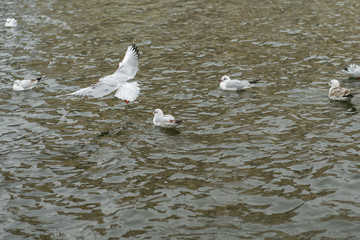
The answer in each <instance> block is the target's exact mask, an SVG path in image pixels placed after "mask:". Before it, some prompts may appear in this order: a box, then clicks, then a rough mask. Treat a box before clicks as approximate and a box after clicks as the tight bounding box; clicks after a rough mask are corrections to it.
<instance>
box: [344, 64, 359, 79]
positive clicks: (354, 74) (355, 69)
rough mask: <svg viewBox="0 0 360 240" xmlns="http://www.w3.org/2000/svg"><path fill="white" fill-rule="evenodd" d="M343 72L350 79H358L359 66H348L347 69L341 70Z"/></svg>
mask: <svg viewBox="0 0 360 240" xmlns="http://www.w3.org/2000/svg"><path fill="white" fill-rule="evenodd" d="M343 72H345V73H347V74H349V75H350V76H351V77H354V78H360V66H358V65H356V64H350V66H349V67H346V68H344V69H343Z"/></svg>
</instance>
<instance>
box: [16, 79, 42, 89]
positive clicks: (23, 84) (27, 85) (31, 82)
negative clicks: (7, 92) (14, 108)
mask: <svg viewBox="0 0 360 240" xmlns="http://www.w3.org/2000/svg"><path fill="white" fill-rule="evenodd" d="M40 80H41V77H39V78H36V79H26V80H16V81H15V83H14V85H13V90H14V91H24V90H30V89H32V88H34V87H35V85H36V84H37V83H38V82H39V81H40Z"/></svg>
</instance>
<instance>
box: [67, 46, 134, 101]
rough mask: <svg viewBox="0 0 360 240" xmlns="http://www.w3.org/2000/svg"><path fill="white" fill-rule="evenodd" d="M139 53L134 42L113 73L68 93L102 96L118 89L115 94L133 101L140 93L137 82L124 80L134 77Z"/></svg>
mask: <svg viewBox="0 0 360 240" xmlns="http://www.w3.org/2000/svg"><path fill="white" fill-rule="evenodd" d="M139 57H140V53H139V50H138V49H137V47H136V46H135V44H132V45H131V46H129V47H128V48H127V51H126V54H125V57H124V59H123V60H122V62H121V63H120V64H119V68H118V69H117V70H116V72H115V73H114V74H111V75H109V76H106V77H103V78H101V79H100V80H99V82H98V83H96V84H94V85H92V86H90V87H87V88H83V89H80V90H78V91H76V92H73V93H70V94H69V95H77V96H93V97H96V98H99V97H103V96H105V95H108V94H110V93H111V92H113V91H115V90H116V89H118V91H117V92H116V94H115V96H116V97H117V98H121V99H124V100H127V101H134V100H135V99H136V98H137V97H138V96H139V93H140V88H139V85H138V84H137V82H132V83H127V82H126V81H127V80H129V79H132V78H134V77H135V75H136V73H137V71H138V70H139Z"/></svg>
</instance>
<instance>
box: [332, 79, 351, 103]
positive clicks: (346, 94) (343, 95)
mask: <svg viewBox="0 0 360 240" xmlns="http://www.w3.org/2000/svg"><path fill="white" fill-rule="evenodd" d="M329 85H330V86H331V87H330V89H329V99H330V100H339V101H350V99H351V98H352V97H353V95H352V94H351V92H350V89H347V88H342V87H340V84H339V81H338V80H331V81H330V82H329Z"/></svg>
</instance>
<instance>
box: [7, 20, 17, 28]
mask: <svg viewBox="0 0 360 240" xmlns="http://www.w3.org/2000/svg"><path fill="white" fill-rule="evenodd" d="M16 25H17V21H16V19H15V18H7V19H6V22H5V27H8V28H11V27H16Z"/></svg>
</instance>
